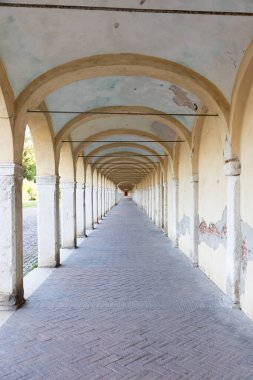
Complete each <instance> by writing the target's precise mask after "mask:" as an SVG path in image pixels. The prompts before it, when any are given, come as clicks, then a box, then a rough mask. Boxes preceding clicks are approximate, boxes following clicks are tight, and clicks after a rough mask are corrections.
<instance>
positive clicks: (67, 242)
mask: <svg viewBox="0 0 253 380" xmlns="http://www.w3.org/2000/svg"><path fill="white" fill-rule="evenodd" d="M60 189H61V247H62V248H75V247H76V184H75V182H62V183H61V184H60Z"/></svg>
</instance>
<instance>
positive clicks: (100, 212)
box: [97, 186, 102, 221]
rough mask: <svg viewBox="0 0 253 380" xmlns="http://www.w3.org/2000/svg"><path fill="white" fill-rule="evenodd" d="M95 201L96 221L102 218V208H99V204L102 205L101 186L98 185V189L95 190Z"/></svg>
mask: <svg viewBox="0 0 253 380" xmlns="http://www.w3.org/2000/svg"><path fill="white" fill-rule="evenodd" d="M97 202H98V210H97V212H98V217H97V219H98V221H99V220H100V219H101V218H102V208H101V205H102V188H101V186H98V190H97Z"/></svg>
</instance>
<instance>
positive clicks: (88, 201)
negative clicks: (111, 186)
mask: <svg viewBox="0 0 253 380" xmlns="http://www.w3.org/2000/svg"><path fill="white" fill-rule="evenodd" d="M85 221H86V229H87V230H91V229H92V186H90V185H85Z"/></svg>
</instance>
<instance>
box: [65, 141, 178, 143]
mask: <svg viewBox="0 0 253 380" xmlns="http://www.w3.org/2000/svg"><path fill="white" fill-rule="evenodd" d="M62 142H63V143H70V142H72V143H78V142H85V143H156V142H185V140H152V141H151V140H63V141H62Z"/></svg>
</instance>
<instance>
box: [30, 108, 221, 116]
mask: <svg viewBox="0 0 253 380" xmlns="http://www.w3.org/2000/svg"><path fill="white" fill-rule="evenodd" d="M27 112H28V113H49V114H50V113H51V114H81V115H85V114H87V115H120V116H192V117H195V116H201V117H206V116H209V117H218V116H219V114H218V113H166V112H102V111H101V112H99V111H55V110H52V111H50V110H27Z"/></svg>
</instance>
